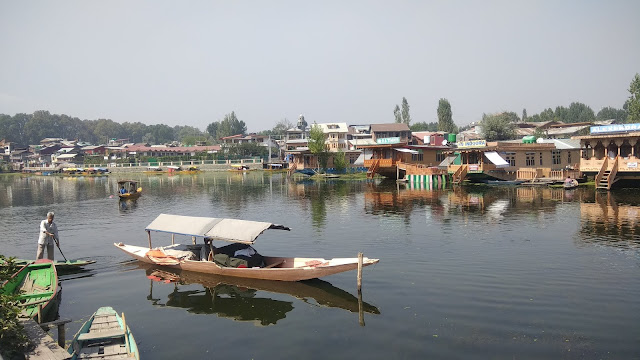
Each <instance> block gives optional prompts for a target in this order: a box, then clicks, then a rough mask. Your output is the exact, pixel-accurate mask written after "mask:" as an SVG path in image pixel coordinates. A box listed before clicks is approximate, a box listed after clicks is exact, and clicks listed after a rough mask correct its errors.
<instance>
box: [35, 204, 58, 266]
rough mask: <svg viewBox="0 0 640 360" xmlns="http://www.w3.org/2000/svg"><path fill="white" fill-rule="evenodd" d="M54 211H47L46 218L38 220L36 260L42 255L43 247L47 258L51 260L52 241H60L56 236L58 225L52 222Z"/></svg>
mask: <svg viewBox="0 0 640 360" xmlns="http://www.w3.org/2000/svg"><path fill="white" fill-rule="evenodd" d="M53 217H54V213H53V211H49V212H48V213H47V219H46V220H42V222H40V236H39V237H38V253H37V254H36V260H39V259H42V258H43V257H44V248H45V246H46V248H47V259H49V260H53V250H54V249H53V242H54V241H56V242H57V241H60V240H59V238H58V227H57V226H56V223H54V222H53Z"/></svg>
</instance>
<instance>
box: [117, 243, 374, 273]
mask: <svg viewBox="0 0 640 360" xmlns="http://www.w3.org/2000/svg"><path fill="white" fill-rule="evenodd" d="M114 245H115V246H116V247H117V248H118V249H120V250H122V251H124V252H125V253H127V254H129V256H131V257H133V258H134V259H137V260H139V261H142V262H145V263H149V264H154V265H159V266H166V267H169V268H172V269H181V270H187V271H194V272H199V273H206V274H215V275H222V276H233V277H240V278H247V279H262V280H277V281H301V280H309V279H316V278H321V277H325V276H329V275H333V274H338V273H341V272H345V271H350V270H355V269H357V268H358V259H357V258H343V259H331V260H325V259H322V258H298V257H296V258H292V257H270V256H265V257H264V261H265V263H266V264H267V266H268V265H269V264H280V265H278V266H279V267H272V268H232V267H221V266H219V265H217V264H216V263H214V262H211V261H193V260H180V261H176V262H175V263H174V264H160V263H158V262H156V261H153V260H152V259H151V258H149V257H148V256H147V255H146V253H147V251H148V250H149V249H148V248H145V247H140V246H132V245H125V244H122V243H114ZM378 262H379V260H378V259H368V258H364V260H363V264H362V265H363V266H369V265H373V264H377V263H378ZM311 263H314V264H316V263H319V264H320V265H307V264H311Z"/></svg>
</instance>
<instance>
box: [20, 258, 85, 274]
mask: <svg viewBox="0 0 640 360" xmlns="http://www.w3.org/2000/svg"><path fill="white" fill-rule="evenodd" d="M34 261H35V260H26V259H13V263H14V264H16V265H17V266H23V265H27V264H30V263H32V262H34ZM95 262H96V261H95V260H69V261H62V260H55V261H54V262H53V265H55V266H56V269H57V270H58V271H65V270H66V271H69V270H73V269H77V268H81V267H83V266H85V265H89V264H95Z"/></svg>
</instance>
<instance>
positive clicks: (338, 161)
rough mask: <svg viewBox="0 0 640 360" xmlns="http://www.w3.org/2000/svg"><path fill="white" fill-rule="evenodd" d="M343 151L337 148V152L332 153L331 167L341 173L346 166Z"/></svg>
mask: <svg viewBox="0 0 640 360" xmlns="http://www.w3.org/2000/svg"><path fill="white" fill-rule="evenodd" d="M344 155H345V154H344V151H342V149H339V150H338V152H334V153H333V167H334V168H335V169H336V172H338V173H341V172H343V171H344V169H346V168H347V159H346V158H345V156H344Z"/></svg>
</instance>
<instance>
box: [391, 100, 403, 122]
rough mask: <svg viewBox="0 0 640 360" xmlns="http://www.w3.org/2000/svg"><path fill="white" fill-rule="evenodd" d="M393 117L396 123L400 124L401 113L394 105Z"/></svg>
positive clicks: (398, 107)
mask: <svg viewBox="0 0 640 360" xmlns="http://www.w3.org/2000/svg"><path fill="white" fill-rule="evenodd" d="M393 117H394V118H395V119H396V123H398V124H399V123H401V122H402V112H400V106H398V105H397V104H396V107H395V108H394V109H393Z"/></svg>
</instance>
